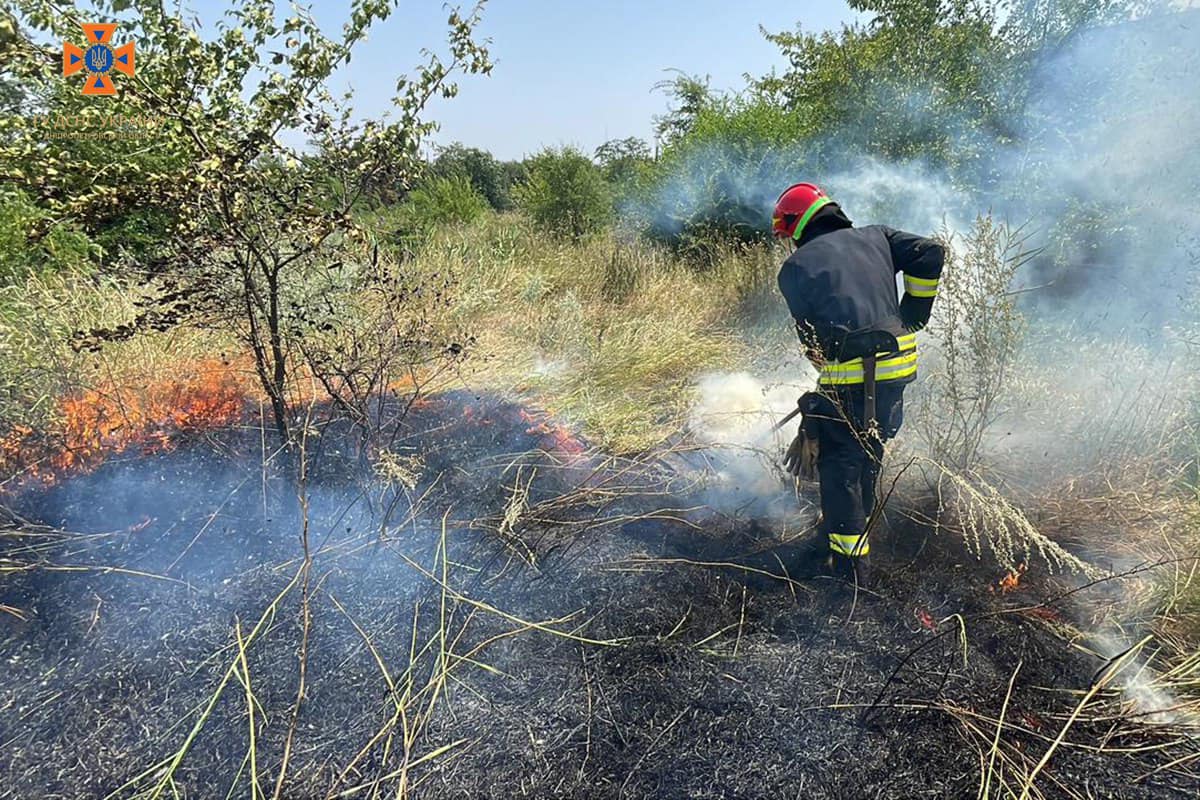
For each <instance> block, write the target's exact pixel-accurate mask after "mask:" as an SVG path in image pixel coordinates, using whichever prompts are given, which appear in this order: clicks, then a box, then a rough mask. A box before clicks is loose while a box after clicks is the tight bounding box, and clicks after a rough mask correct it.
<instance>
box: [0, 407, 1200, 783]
mask: <svg viewBox="0 0 1200 800" xmlns="http://www.w3.org/2000/svg"><path fill="white" fill-rule="evenodd" d="M354 441H355V437H354V435H353V433H352V432H350V431H347V430H345V429H344V428H343V427H340V426H339V425H336V424H331V425H328V426H325V427H322V426H319V425H318V426H315V428H314V431H313V434H312V436H311V438H310V442H309V445H310V446H309V455H310V456H311V458H312V463H313V465H314V469H313V471H312V472H311V474H310V476H309V480H308V485H307V491H306V504H301V503H299V502H298V501H296V500H295V499H294V498H295V495H294V493H293V492H291V491H289V489H288V488H287V487H285V486H283V485H281V484H280V482H279V481H278V479H277V478H276V477H274V476H272V475H271V474H270V471H269V470H264V468H263V466H262V459H261V436H260V431H259V430H258V429H257V428H252V429H247V430H242V431H228V432H222V433H220V434H212V435H209V436H207V437H196V438H195V439H194V440H192V441H189V442H188V443H186V444H185V445H184V446H181V447H179V448H178V449H176V450H174V451H172V452H167V453H158V454H154V455H131V454H125V455H122V456H120V457H115V458H113V459H110V460H109V461H108V462H106V463H104V464H103V465H102V466H100V467H99V468H98V469H96V470H95V471H93V472H91V473H89V474H85V475H77V476H73V477H68V478H64V479H63V480H62V481H60V482H59V483H58V484H57V485H55V486H53V487H51V488H48V489H45V490H42V491H38V492H27V493H26V494H24V495H22V496H20V497H16V498H10V499H9V501H8V505H9V506H10V507H11V508H12V510H13V513H12V514H10V518H9V519H8V520H7V522H6V523H5V527H6V530H5V532H4V534H3V536H2V537H0V547H2V548H3V551H2V552H0V569H2V570H3V573H4V575H3V581H2V583H0V607H4V608H6V609H7V611H6V613H4V614H0V626H3V630H2V634H0V635H2V638H0V657H2V663H3V664H4V680H3V681H2V682H0V742H2V747H0V752H3V753H4V755H5V762H6V767H7V768H6V770H5V773H6V780H5V781H4V783H3V784H2V785H0V796H3V797H21V798H27V797H39V798H81V797H105V796H113V797H145V796H154V795H155V792H158V794H159V796H164V797H165V796H173V795H172V792H175V793H177V795H176V796H181V797H189V798H210V797H225V796H227V795H228V794H229V793H232V795H233V796H251V794H252V793H251V787H250V781H251V776H252V775H256V776H257V779H258V783H259V787H260V789H261V791H262V793H263V795H264V796H269V795H270V794H271V793H272V792H273V791H274V788H275V781H276V778H277V775H278V773H279V769H280V764H281V762H282V759H283V754H284V751H285V743H286V742H287V741H288V740H289V739H290V740H291V747H290V752H289V756H288V758H289V763H288V770H287V773H286V778H285V781H284V784H283V786H282V788H281V794H280V796H282V797H287V798H321V797H335V796H336V797H377V796H392V797H394V796H412V797H471V798H482V797H496V798H509V797H515V796H528V797H578V798H588V797H595V798H608V797H660V798H684V797H689V798H693V797H701V798H702V797H708V798H758V797H762V798H768V797H769V798H776V797H785V796H786V797H806V798H863V797H900V796H902V797H948V798H949V797H953V798H958V797H964V796H975V794H976V793H977V792H978V791H979V790H980V788H981V787H983V786H988V787H990V791H991V792H992V793H993V794H994V795H995V796H1009V795H1014V796H1015V794H1019V793H1020V791H1021V789H1022V786H1023V781H1024V780H1025V778H1026V777H1027V776H1028V775H1029V774H1030V773H1031V771H1033V769H1034V767H1035V765H1036V764H1037V762H1038V761H1039V760H1040V759H1041V758H1042V756H1043V755H1044V754H1045V753H1046V752H1047V750H1048V749H1049V748H1050V747H1051V746H1052V744H1053V742H1054V740H1055V739H1056V737H1057V736H1058V734H1059V732H1060V731H1061V730H1063V728H1064V726H1066V725H1067V722H1068V719H1069V717H1070V715H1071V713H1072V711H1073V710H1074V709H1075V708H1076V706H1077V704H1078V703H1079V701H1080V699H1081V697H1082V694H1083V692H1086V691H1087V689H1088V688H1089V687H1090V686H1091V685H1092V681H1093V680H1094V679H1095V677H1096V674H1097V671H1098V670H1101V669H1103V668H1104V667H1105V666H1106V662H1105V661H1104V660H1103V659H1102V658H1100V657H1099V656H1097V655H1094V654H1088V653H1087V652H1085V649H1084V648H1081V647H1075V646H1072V644H1071V643H1069V642H1068V641H1066V639H1065V637H1066V636H1070V635H1074V632H1075V631H1076V628H1075V627H1074V626H1073V624H1072V623H1070V622H1069V620H1068V619H1066V617H1065V615H1064V612H1063V611H1062V610H1061V609H1060V608H1058V607H1056V606H1055V605H1054V604H1053V603H1046V604H1043V603H1042V601H1043V600H1045V598H1047V597H1051V596H1055V595H1057V594H1060V593H1061V591H1062V590H1063V586H1061V585H1057V584H1055V583H1054V582H1053V581H1052V580H1050V579H1049V578H1047V577H1045V576H1042V577H1039V576H1037V575H1035V574H1033V573H1034V570H1031V571H1030V573H1029V574H1027V575H1025V576H1023V578H1022V581H1021V584H1020V586H1019V587H1018V588H1016V589H1014V590H1013V591H1011V592H1005V593H1001V592H999V591H997V590H996V578H997V575H996V573H995V570H989V569H988V568H987V567H986V565H983V564H981V563H980V562H979V561H978V560H977V559H975V558H974V557H973V556H970V555H968V554H966V553H965V552H963V551H962V549H961V547H959V546H958V545H957V544H956V543H955V541H954V540H953V538H952V537H949V536H947V535H945V534H942V535H936V534H934V533H932V532H931V531H929V530H928V529H925V528H922V527H921V526H919V525H916V524H913V523H911V522H906V521H903V520H902V519H900V518H898V517H897V518H893V519H890V520H889V523H890V524H889V525H888V527H887V530H886V531H885V532H884V533H883V534H882V535H881V537H880V540H879V541H878V542H877V543H876V544H875V545H873V553H874V558H875V560H876V563H877V567H878V571H879V572H880V573H881V575H880V579H879V584H878V586H876V587H875V588H873V589H872V590H871V591H865V590H864V591H857V592H855V591H854V590H853V589H851V588H849V587H847V586H846V585H844V584H841V583H838V582H837V581H834V580H832V579H830V578H827V577H824V576H822V575H821V574H820V572H819V560H818V559H813V558H809V557H807V556H806V553H807V551H808V546H809V544H810V543H809V542H808V541H807V537H808V536H809V535H811V532H808V531H807V530H806V527H810V526H807V523H808V522H811V519H810V517H811V515H806V514H804V513H801V512H799V511H798V513H797V518H796V519H797V521H796V524H795V525H794V526H792V529H791V530H787V531H784V530H782V529H781V527H780V524H779V523H778V521H772V522H771V523H769V524H767V523H764V522H763V521H761V520H755V519H748V518H746V517H743V516H730V515H727V514H721V513H717V512H716V511H714V510H712V509H711V508H706V507H705V506H704V504H703V495H704V489H703V481H697V480H695V478H694V476H689V475H687V474H686V473H684V472H682V471H681V470H680V469H679V468H678V464H679V463H680V461H679V460H672V459H670V458H667V459H664V458H662V457H660V456H647V457H645V458H641V459H632V460H627V459H617V458H608V457H605V456H604V455H603V454H600V453H597V452H595V451H594V450H592V449H590V448H588V447H587V446H586V443H584V442H581V441H580V440H579V439H577V438H575V437H573V436H572V435H571V434H570V432H569V431H568V430H567V429H565V428H564V427H563V426H561V425H559V424H557V423H555V422H554V421H553V420H552V419H551V418H549V417H548V416H546V415H544V414H539V413H537V412H533V411H530V410H529V409H525V408H522V407H521V406H519V405H516V404H513V403H509V402H505V401H502V400H497V399H494V398H475V397H472V396H469V395H464V394H450V395H445V396H441V397H438V398H435V399H433V400H430V401H427V402H425V403H424V404H421V405H419V406H418V407H415V408H414V409H413V410H412V411H411V412H410V413H409V414H408V416H407V417H405V418H404V419H403V421H402V422H401V423H400V424H398V425H397V426H396V429H395V430H394V431H393V432H392V435H391V436H390V442H389V446H388V448H387V452H388V454H389V455H388V457H387V458H383V459H381V458H380V457H379V454H378V453H376V454H373V455H372V454H367V455H364V454H360V453H357V452H355V451H354V448H353V445H352V443H353V442H354ZM347 443H350V444H347ZM372 462H374V464H375V465H378V464H379V463H385V464H387V465H390V467H389V468H388V469H386V470H383V472H384V473H386V474H385V475H383V476H382V477H381V472H380V470H378V469H376V468H375V467H373V466H372ZM305 508H307V513H305ZM306 519H307V523H306V522H305V520H306ZM785 527H786V526H785ZM304 530H307V538H308V544H309V550H310V552H311V553H312V563H311V569H310V570H309V571H308V573H307V578H305V573H304V571H303V569H302V567H303V565H304V559H303V551H302V547H301V536H302V532H303V531H304ZM1079 599H1080V598H1079V596H1078V594H1076V595H1074V596H1072V599H1071V602H1074V603H1077V602H1078V601H1079ZM305 607H306V608H307V609H308V614H309V617H308V624H307V625H305V624H304V622H303V620H304V619H305V616H304V608H305ZM301 653H303V654H304V661H305V663H304V680H305V691H304V697H303V702H302V703H301V704H300V705H299V713H298V716H294V709H295V708H296V700H297V689H298V681H299V679H300V664H301ZM1010 686H1011V691H1010ZM1127 707H1128V706H1127V704H1125V701H1124V700H1123V699H1122V697H1121V696H1120V692H1119V691H1117V690H1115V689H1108V688H1106V689H1105V690H1104V691H1102V692H1099V693H1098V694H1097V696H1096V697H1095V698H1094V701H1093V705H1092V706H1091V707H1090V709H1091V710H1089V713H1088V714H1084V715H1080V716H1079V718H1078V719H1075V720H1074V722H1073V723H1072V724H1071V725H1070V726H1069V729H1068V730H1067V733H1066V735H1065V736H1064V737H1063V740H1062V742H1061V743H1060V744H1059V745H1057V746H1056V747H1055V748H1054V753H1053V755H1052V757H1051V759H1050V760H1049V761H1048V762H1047V764H1046V765H1045V766H1044V768H1042V769H1041V770H1040V772H1039V774H1038V776H1037V782H1036V785H1035V788H1034V790H1033V792H1032V793H1031V796H1032V797H1047V798H1053V797H1064V798H1067V797H1122V798H1142V797H1144V798H1151V797H1154V798H1162V797H1181V798H1182V797H1195V796H1196V795H1197V792H1198V791H1200V779H1198V778H1197V775H1196V773H1195V771H1194V769H1193V765H1194V764H1195V763H1196V759H1197V757H1198V756H1197V752H1198V750H1197V745H1196V742H1195V740H1194V739H1193V738H1192V736H1191V734H1190V733H1188V732H1186V731H1181V729H1180V728H1179V727H1177V726H1162V725H1158V724H1155V723H1154V721H1153V720H1149V719H1146V718H1142V717H1138V716H1136V715H1134V716H1130V715H1128V714H1119V713H1116V712H1117V711H1119V710H1121V709H1125V708H1127ZM1096 709H1107V711H1104V712H1101V711H1097V710H1096ZM1109 711H1111V712H1113V713H1108V712H1109ZM1001 719H1003V722H1002V723H1001V722H1000V720H1001ZM252 724H253V726H254V732H255V745H254V748H253V750H251V748H250V746H249V744H250V737H249V733H250V728H251V725H252ZM998 733H999V735H997V734H998ZM993 742H998V744H996V745H995V746H993Z"/></svg>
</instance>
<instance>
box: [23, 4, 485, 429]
mask: <svg viewBox="0 0 1200 800" xmlns="http://www.w3.org/2000/svg"><path fill="white" fill-rule="evenodd" d="M395 5H396V3H395V0H353V2H352V3H351V6H350V12H349V18H348V21H347V22H346V23H345V25H344V26H343V28H342V31H341V35H340V36H338V37H333V38H331V37H329V36H326V35H325V34H324V33H322V31H321V29H320V28H319V27H318V25H317V24H316V22H315V21H314V20H313V19H312V18H311V17H310V16H309V15H308V14H307V12H305V11H303V10H301V9H297V8H295V7H293V9H292V12H291V16H287V17H286V18H282V19H281V18H280V17H281V15H279V14H277V11H276V8H275V3H274V2H272V0H240V2H237V3H236V4H234V5H233V7H232V8H230V9H229V10H228V11H227V12H226V13H225V16H224V19H223V20H222V21H221V22H219V23H218V24H217V27H216V31H215V34H216V35H215V36H213V37H211V38H209V39H205V38H204V37H202V36H201V32H200V31H199V30H197V29H196V28H195V27H194V26H193V25H192V24H190V23H189V22H188V21H187V19H185V17H184V16H182V12H180V13H178V14H176V13H172V12H170V11H169V10H168V9H167V6H166V5H164V4H163V3H160V2H157V0H132V1H131V0H101V2H96V3H93V4H91V7H90V8H89V10H88V11H87V13H86V15H82V14H80V13H79V12H77V11H76V10H75V9H74V8H72V7H67V8H64V7H63V4H61V3H56V2H48V1H47V0H19V1H18V2H17V3H16V14H17V16H16V17H15V18H8V19H7V20H6V22H7V24H8V26H10V27H11V30H12V31H13V33H11V34H10V38H12V39H13V40H14V45H15V46H14V47H13V48H11V50H12V52H13V55H12V56H11V59H10V64H9V65H7V66H9V67H10V68H11V69H12V70H13V72H14V73H15V74H16V75H17V76H18V77H20V78H22V79H23V80H25V81H26V82H27V83H28V84H32V85H35V86H37V87H40V91H39V95H40V97H41V98H42V102H43V103H44V104H45V109H46V111H47V112H48V114H49V115H51V116H53V115H54V114H55V113H57V112H58V111H59V110H61V109H62V108H66V109H67V110H71V109H72V108H80V107H81V105H86V108H85V112H86V114H88V115H92V116H96V117H99V116H102V115H104V114H106V113H111V112H112V111H115V110H119V111H121V112H122V113H124V114H126V115H131V116H133V117H136V118H137V119H141V120H148V121H150V123H151V127H150V130H149V131H148V132H147V135H148V136H149V137H150V139H151V141H150V142H149V144H150V145H151V147H150V148H149V149H151V150H152V151H153V152H154V153H155V156H156V157H155V159H154V160H153V161H151V162H146V161H144V160H143V161H137V160H131V161H124V160H122V159H120V158H114V153H113V152H112V150H111V149H109V150H106V149H105V148H103V147H94V148H78V149H77V150H76V152H71V151H69V150H68V149H64V148H59V147H56V146H53V144H52V143H50V142H49V141H48V140H47V137H46V136H45V131H44V130H42V129H40V128H39V123H38V122H37V121H36V120H34V119H32V118H17V119H15V120H8V121H7V122H6V129H5V130H4V131H0V132H2V133H4V134H5V136H4V138H3V141H0V163H3V164H6V165H9V164H12V165H15V168H14V169H12V170H11V172H10V171H8V170H7V169H6V172H8V175H6V177H9V178H10V179H13V178H17V179H21V180H28V181H33V182H36V184H37V185H40V186H43V187H45V189H44V191H43V197H44V202H45V203H46V204H47V205H48V206H49V207H50V208H51V209H52V210H53V211H54V212H55V214H56V215H57V216H61V217H68V218H69V217H74V218H85V219H86V218H88V216H89V215H90V214H93V213H100V210H104V209H110V208H111V207H112V206H113V205H114V204H120V203H126V204H132V203H135V202H139V201H138V200H137V198H135V197H132V196H130V191H129V189H128V188H127V187H130V186H132V187H134V189H136V190H137V192H138V193H139V194H140V196H141V198H142V200H141V202H145V201H147V199H148V200H149V201H150V202H152V203H153V204H154V205H155V206H156V207H160V208H170V209H173V210H174V214H173V216H172V218H171V220H170V225H169V227H168V229H167V230H166V231H165V232H164V240H163V242H162V243H161V245H160V246H159V247H158V248H156V251H155V252H154V254H153V259H152V260H151V261H150V263H149V264H148V267H149V269H148V270H145V269H143V270H141V271H140V274H139V275H138V278H139V279H140V280H143V281H144V280H146V278H147V277H149V278H150V279H151V280H152V281H154V282H156V283H157V285H158V286H159V288H160V290H161V291H160V294H159V302H158V303H157V304H156V306H155V307H154V308H151V309H148V310H147V311H146V313H144V314H142V315H140V316H139V317H138V319H137V320H136V321H135V322H134V323H133V324H131V325H128V326H123V327H122V329H121V330H120V331H118V332H107V333H108V334H110V336H109V338H113V337H115V336H131V335H135V334H136V333H137V332H138V331H139V330H141V329H143V328H147V327H150V328H162V327H165V326H169V325H173V324H178V323H181V322H185V321H188V320H195V319H200V320H203V322H204V323H205V324H209V325H211V324H218V325H225V326H228V327H229V328H231V329H232V330H234V331H235V332H236V333H237V334H238V335H239V336H240V337H241V339H242V340H243V341H244V342H245V344H246V345H247V347H248V349H249V350H250V351H251V352H252V353H253V356H254V363H255V367H256V370H257V373H258V377H259V380H260V382H261V384H262V388H263V390H264V391H265V393H266V395H267V397H268V398H269V400H270V404H271V408H272V411H273V416H274V421H275V427H276V430H277V431H278V434H279V438H280V440H281V442H283V443H284V444H285V445H289V446H290V445H291V444H292V442H293V438H294V431H293V425H292V422H291V420H290V418H289V388H290V377H291V369H292V366H293V362H294V359H295V358H296V357H297V354H298V348H297V340H296V337H297V336H299V335H303V332H304V330H305V325H306V320H308V319H310V318H312V315H311V314H310V313H308V312H309V309H307V308H306V307H305V305H306V303H308V302H309V301H310V300H311V295H310V294H306V293H305V292H304V291H303V288H302V287H300V286H299V285H298V284H299V282H300V281H301V280H302V279H303V277H304V275H305V274H306V273H307V272H309V271H311V270H313V269H319V268H323V267H324V268H334V267H337V266H338V265H340V264H342V263H343V262H344V261H345V260H346V259H347V258H349V257H352V254H348V253H347V252H346V251H345V250H344V245H345V243H346V242H347V241H348V240H350V239H351V238H353V234H354V230H355V223H354V221H353V217H352V215H351V213H350V212H351V209H353V208H354V207H355V204H356V203H358V202H359V201H360V200H361V198H363V197H364V196H366V195H368V194H369V192H370V191H371V190H372V189H373V187H375V186H376V185H377V184H378V181H379V179H380V176H384V175H386V176H388V177H389V180H392V181H394V180H396V179H397V178H396V176H399V178H400V179H407V178H408V177H409V176H413V175H415V174H416V173H417V170H418V168H419V166H420V159H419V152H418V150H419V145H420V142H421V139H422V137H423V136H424V135H425V134H426V133H428V132H429V131H430V129H431V125H430V124H429V123H426V122H422V121H421V120H420V115H421V113H422V112H423V110H424V108H425V106H426V104H427V102H428V101H429V100H430V98H432V97H433V96H434V95H438V94H440V95H442V96H445V97H451V96H453V95H454V94H455V87H454V85H453V84H452V83H450V82H449V78H450V76H451V75H452V74H453V73H454V72H455V71H460V70H461V71H466V72H482V73H486V72H488V71H489V70H490V68H491V65H490V63H489V61H488V54H487V51H486V50H485V49H484V48H483V47H482V46H480V45H479V44H478V43H477V42H476V41H475V40H474V39H473V31H474V28H475V24H476V22H477V18H478V16H477V14H478V10H476V13H473V14H470V15H466V16H464V15H462V14H460V13H459V12H458V11H457V10H452V11H450V12H449V14H448V22H447V27H448V32H449V37H448V38H449V48H448V49H449V59H448V60H443V59H442V58H440V57H439V56H437V55H435V54H431V53H430V54H427V59H426V60H425V61H424V63H422V64H420V65H419V66H418V67H417V68H416V70H415V71H414V73H413V74H412V75H411V76H410V77H402V78H400V79H399V80H398V81H397V84H396V99H395V104H396V107H397V112H398V113H397V116H396V118H395V119H392V120H383V121H375V120H372V121H368V122H366V123H364V124H361V125H356V124H353V123H351V121H350V112H349V109H348V108H345V107H343V106H341V105H340V104H339V103H338V102H336V101H335V100H334V98H333V97H332V96H331V95H330V93H329V89H328V87H329V83H330V79H331V77H332V76H333V74H334V73H335V72H336V71H337V70H338V69H339V68H340V67H342V66H343V65H345V64H346V63H347V62H348V61H349V60H350V55H351V52H352V50H353V49H354V47H355V46H356V45H357V44H358V43H359V42H361V41H362V40H363V38H364V37H365V36H366V34H367V31H368V30H369V29H370V28H371V26H372V25H374V24H375V23H376V22H378V21H380V20H383V19H385V18H387V17H388V16H389V15H390V14H391V12H392V10H393V9H394V7H395ZM128 10H133V11H134V12H136V13H135V14H133V15H130V16H128V17H126V18H121V16H120V15H121V14H122V13H123V12H125V11H128ZM99 21H113V22H116V23H118V24H119V26H120V27H119V31H120V33H121V34H122V35H124V36H126V37H129V38H133V39H135V40H136V41H137V46H138V51H137V74H136V76H127V75H119V76H117V78H118V79H119V80H118V81H117V85H118V89H119V92H120V94H119V97H117V98H84V99H83V100H80V99H79V86H78V85H77V84H76V83H75V80H74V79H72V78H64V77H63V76H62V74H61V51H60V50H56V49H55V47H54V46H50V45H47V44H46V42H47V41H50V42H54V43H55V45H57V43H58V42H61V41H63V40H72V39H77V38H78V37H79V35H80V33H81V23H84V22H99ZM105 99H114V100H117V101H118V103H117V104H116V105H115V106H106V107H100V106H98V105H96V104H95V103H91V104H86V103H84V101H86V100H93V101H94V100H105ZM66 104H70V105H66ZM81 113H83V112H81ZM287 131H293V132H296V133H299V134H301V135H302V136H303V138H304V139H306V140H308V141H309V142H310V143H312V145H313V146H314V148H315V151H316V152H318V153H320V157H308V156H305V155H304V154H303V153H301V152H300V151H298V150H297V149H296V148H294V147H292V146H289V145H287V144H285V143H284V141H283V137H282V134H284V133H285V132H287ZM126 138H128V137H126ZM114 142H115V144H114V146H115V147H117V148H118V149H119V148H122V147H134V146H136V147H138V148H142V149H147V142H146V141H139V142H135V143H134V144H132V145H131V144H129V143H128V142H127V141H126V139H124V138H121V137H117V138H116V139H114ZM118 155H119V154H118ZM147 272H148V273H149V275H148V276H147ZM99 338H105V337H104V336H100V337H99Z"/></svg>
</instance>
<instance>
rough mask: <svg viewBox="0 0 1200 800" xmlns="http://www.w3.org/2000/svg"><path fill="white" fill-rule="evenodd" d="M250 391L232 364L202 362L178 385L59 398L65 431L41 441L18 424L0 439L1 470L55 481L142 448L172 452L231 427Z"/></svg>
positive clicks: (114, 388) (122, 388)
mask: <svg viewBox="0 0 1200 800" xmlns="http://www.w3.org/2000/svg"><path fill="white" fill-rule="evenodd" d="M247 399H248V393H247V391H246V389H245V387H244V385H243V384H242V382H241V381H240V380H239V379H238V377H237V376H236V375H235V374H234V373H233V371H232V370H231V368H230V367H229V365H227V364H225V363H222V362H220V361H203V362H200V363H198V364H196V365H195V367H194V368H193V370H192V371H191V374H190V375H189V376H188V377H186V378H184V379H182V380H180V379H171V380H163V381H155V382H150V383H148V384H147V385H146V386H144V387H129V386H120V387H118V386H113V385H107V386H100V387H97V388H93V389H87V390H85V391H83V392H80V393H79V394H76V395H73V396H71V397H68V398H66V399H64V400H62V401H61V402H60V404H59V412H60V417H61V420H62V423H61V428H60V429H59V430H58V431H55V432H54V433H53V435H39V434H38V433H37V432H35V431H33V430H32V429H30V428H28V427H26V426H14V427H13V428H12V429H11V430H10V431H9V432H8V433H7V434H6V435H5V436H4V437H3V438H0V469H3V471H4V472H5V473H9V474H10V473H12V472H15V471H17V470H23V471H24V473H25V477H26V479H32V480H34V481H36V482H40V483H42V484H50V483H53V482H54V480H55V478H56V476H57V475H59V474H61V473H64V472H69V471H89V470H91V469H94V468H95V467H96V466H97V465H98V464H99V463H100V462H101V461H102V460H103V458H104V457H105V456H108V455H111V454H114V453H120V452H124V451H126V450H129V449H133V448H139V449H141V451H142V452H161V451H164V450H170V449H172V448H174V446H175V444H176V441H177V439H178V436H179V434H182V433H186V432H193V431H198V430H213V429H216V428H221V427H225V426H228V425H230V424H232V423H234V422H236V421H238V420H239V419H241V417H242V414H243V412H244V410H245V406H246V401H247Z"/></svg>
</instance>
